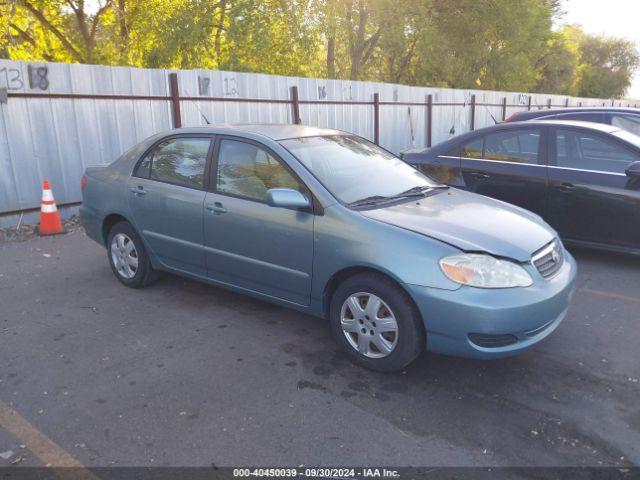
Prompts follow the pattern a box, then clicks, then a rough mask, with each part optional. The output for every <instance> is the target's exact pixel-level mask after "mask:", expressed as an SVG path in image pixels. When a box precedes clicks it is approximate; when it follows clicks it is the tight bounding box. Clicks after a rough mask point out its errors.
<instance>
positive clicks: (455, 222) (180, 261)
mask: <svg viewBox="0 0 640 480" xmlns="http://www.w3.org/2000/svg"><path fill="white" fill-rule="evenodd" d="M82 185H83V205H82V208H81V210H80V214H81V218H82V222H83V225H84V227H85V229H86V232H87V234H88V235H89V237H91V238H92V239H94V240H96V241H97V242H99V243H101V244H102V245H104V246H106V248H107V254H108V255H107V257H108V259H109V263H110V265H111V268H112V270H113V272H114V274H115V276H116V278H117V279H118V280H119V281H120V282H122V283H123V284H124V285H127V286H129V287H141V286H145V285H148V284H150V283H151V282H152V281H153V280H154V279H155V278H156V277H157V275H158V272H160V271H167V272H171V273H174V274H178V275H184V276H187V277H191V278H194V279H197V280H201V281H204V282H207V283H211V284H213V285H218V286H221V287H224V288H229V289H232V290H235V291H238V292H242V293H246V294H249V295H253V296H256V297H259V298H261V299H264V300H267V301H271V302H276V303H279V304H282V305H286V306H289V307H292V308H296V309H299V310H301V311H303V312H306V313H310V314H313V315H317V316H320V317H324V318H327V319H328V320H329V325H330V328H331V330H332V332H333V334H334V336H335V339H336V341H337V342H338V343H340V345H341V346H342V347H343V348H344V350H345V352H346V353H347V355H349V357H350V358H351V359H353V361H354V362H356V363H358V364H360V365H362V366H364V367H367V368H370V369H373V370H379V371H393V370H399V369H402V368H403V367H405V366H406V365H408V364H409V363H410V362H412V361H413V360H415V359H416V357H418V355H420V353H421V352H422V351H423V350H424V349H425V348H426V349H428V350H430V351H433V352H438V353H444V354H452V355H460V356H466V357H476V358H495V357H502V356H507V355H512V354H515V353H518V352H520V351H522V350H524V349H526V348H528V347H531V346H532V345H534V344H535V343H537V342H539V341H540V340H542V339H543V338H545V337H546V336H547V335H549V334H550V333H551V332H553V331H554V330H555V329H556V327H557V326H558V325H559V324H560V322H561V321H562V319H563V317H564V316H565V314H566V313H567V309H568V307H569V302H570V299H571V295H572V293H573V287H574V278H575V275H576V264H575V261H574V260H573V258H572V257H571V255H570V254H569V253H568V252H567V251H566V250H565V249H564V247H563V245H562V243H561V242H560V240H559V239H558V237H557V235H556V232H554V231H553V229H551V228H550V227H549V226H548V225H547V224H546V223H544V222H543V221H542V220H541V219H540V217H538V216H537V215H534V214H532V213H530V212H528V211H526V210H523V209H521V208H518V207H515V206H513V205H509V204H506V203H502V202H499V201H496V200H492V199H489V198H486V197H483V196H480V195H476V194H472V193H468V192H464V191H461V190H457V189H454V188H448V187H446V186H443V185H439V184H437V183H435V182H434V181H433V180H432V179H430V178H428V177H426V176H425V175H423V174H421V173H420V172H418V171H417V170H415V169H413V168H412V167H410V166H408V165H407V164H405V163H404V162H402V161H401V160H400V159H398V158H397V157H395V156H394V155H392V154H391V153H389V152H387V151H385V150H383V149H381V148H379V147H377V146H375V145H373V144H372V143H370V142H368V141H367V140H364V139H363V138H360V137H358V136H355V135H351V134H348V133H344V132H340V131H337V130H327V129H320V128H315V127H306V126H296V125H238V126H220V127H214V126H211V127H204V128H185V129H179V130H173V131H170V132H166V133H162V134H159V135H155V136H153V137H151V138H149V139H147V140H145V141H144V142H142V143H140V144H139V145H137V146H135V147H134V148H132V149H131V150H129V151H128V152H126V153H125V154H124V155H122V156H121V157H120V158H119V159H118V160H116V161H115V162H114V163H112V164H111V165H109V166H106V167H91V168H88V169H87V171H86V173H85V176H84V177H83V182H82Z"/></svg>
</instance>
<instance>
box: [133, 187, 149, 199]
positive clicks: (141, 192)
mask: <svg viewBox="0 0 640 480" xmlns="http://www.w3.org/2000/svg"><path fill="white" fill-rule="evenodd" d="M131 193H133V194H134V195H136V196H138V197H139V196H141V195H146V194H147V191H146V190H145V189H144V187H143V186H142V185H138V187H137V188H132V189H131Z"/></svg>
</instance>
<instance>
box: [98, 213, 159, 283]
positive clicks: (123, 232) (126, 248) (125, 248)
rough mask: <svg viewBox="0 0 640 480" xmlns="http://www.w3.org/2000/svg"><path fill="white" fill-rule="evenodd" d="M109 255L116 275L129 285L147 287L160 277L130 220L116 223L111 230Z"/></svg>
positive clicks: (108, 246)
mask: <svg viewBox="0 0 640 480" xmlns="http://www.w3.org/2000/svg"><path fill="white" fill-rule="evenodd" d="M107 256H108V258H109V264H110V265H111V270H113V273H114V275H115V276H116V278H117V279H118V280H120V282H121V283H123V284H124V285H126V286H127V287H131V288H139V287H145V286H147V285H150V284H151V283H153V282H154V281H155V280H156V279H157V277H158V272H157V271H156V270H154V269H153V267H152V266H151V262H150V261H149V255H147V251H146V249H145V248H144V244H143V243H142V240H141V239H140V237H139V236H138V234H137V233H136V231H135V230H134V229H133V227H132V226H131V225H130V224H129V223H128V222H119V223H116V224H115V225H114V226H113V227H112V228H111V230H110V231H109V237H108V239H107Z"/></svg>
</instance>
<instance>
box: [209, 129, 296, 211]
mask: <svg viewBox="0 0 640 480" xmlns="http://www.w3.org/2000/svg"><path fill="white" fill-rule="evenodd" d="M216 188H217V189H218V191H220V192H227V193H232V194H235V195H240V196H243V197H249V198H254V199H256V200H265V199H266V197H267V190H269V189H271V188H294V189H296V190H301V187H300V184H299V183H298V181H297V180H296V179H295V178H294V177H293V176H292V175H291V173H289V172H288V171H287V169H286V168H285V167H284V166H283V165H282V164H281V163H280V162H279V161H278V160H276V159H275V158H274V157H273V156H272V155H270V154H269V153H268V152H267V151H266V150H263V149H262V148H259V147H256V146H255V145H252V144H250V143H245V142H238V141H235V140H222V141H221V142H220V152H219V154H218V178H217V180H216Z"/></svg>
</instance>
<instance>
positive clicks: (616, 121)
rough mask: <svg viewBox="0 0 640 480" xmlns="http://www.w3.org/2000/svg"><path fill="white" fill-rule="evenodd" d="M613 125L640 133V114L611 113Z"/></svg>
mask: <svg viewBox="0 0 640 480" xmlns="http://www.w3.org/2000/svg"><path fill="white" fill-rule="evenodd" d="M611 125H614V126H616V127H620V128H622V129H623V130H626V131H627V132H631V133H634V134H636V135H640V116H638V115H617V114H614V115H611Z"/></svg>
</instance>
